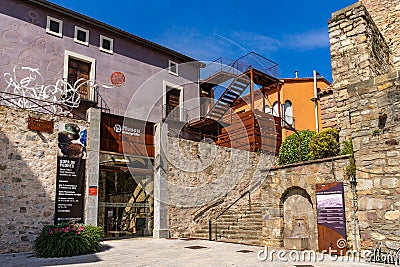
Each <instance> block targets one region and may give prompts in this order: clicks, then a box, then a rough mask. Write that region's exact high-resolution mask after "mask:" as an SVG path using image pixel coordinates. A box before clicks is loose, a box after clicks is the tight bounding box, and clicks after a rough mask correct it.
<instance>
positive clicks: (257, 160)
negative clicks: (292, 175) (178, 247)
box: [168, 137, 275, 237]
mask: <svg viewBox="0 0 400 267" xmlns="http://www.w3.org/2000/svg"><path fill="white" fill-rule="evenodd" d="M274 162H275V159H274V157H273V156H270V155H265V154H258V153H254V152H248V151H244V150H238V149H229V148H225V147H221V146H216V145H213V144H208V143H198V142H192V141H188V140H182V139H177V138H172V137H170V138H169V140H168V165H169V167H168V190H169V192H168V193H169V196H168V197H169V227H170V235H171V236H172V237H177V236H183V235H189V234H190V233H192V232H194V231H195V230H196V229H199V228H200V227H202V226H206V225H207V224H208V220H209V219H214V218H215V217H216V216H217V215H218V214H220V213H221V212H222V211H223V209H225V208H226V207H228V206H229V205H230V204H231V203H233V202H234V201H235V200H236V199H238V198H239V196H240V195H241V194H242V193H243V192H245V191H247V190H249V189H250V188H252V187H255V188H257V185H259V183H260V182H261V180H262V179H263V177H264V176H265V174H263V173H261V170H262V169H268V168H269V167H271V166H272V165H273V164H274ZM253 196H254V197H255V195H253Z"/></svg>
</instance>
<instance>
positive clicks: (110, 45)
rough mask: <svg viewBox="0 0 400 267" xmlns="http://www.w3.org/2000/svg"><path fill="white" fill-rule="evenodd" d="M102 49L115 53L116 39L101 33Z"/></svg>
mask: <svg viewBox="0 0 400 267" xmlns="http://www.w3.org/2000/svg"><path fill="white" fill-rule="evenodd" d="M99 48H100V50H101V51H103V52H106V53H110V54H112V53H114V40H113V39H111V38H109V37H106V36H104V35H100V46H99Z"/></svg>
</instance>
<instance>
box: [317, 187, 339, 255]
mask: <svg viewBox="0 0 400 267" xmlns="http://www.w3.org/2000/svg"><path fill="white" fill-rule="evenodd" d="M316 200H317V223H318V244H319V250H320V251H323V250H326V251H329V249H331V250H337V253H338V254H341V253H345V250H346V220H345V209H344V198H343V183H341V182H340V183H339V182H337V183H328V184H317V186H316Z"/></svg>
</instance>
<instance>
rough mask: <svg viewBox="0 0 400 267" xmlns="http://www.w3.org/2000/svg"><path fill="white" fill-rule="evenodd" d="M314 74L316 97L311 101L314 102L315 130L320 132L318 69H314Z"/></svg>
mask: <svg viewBox="0 0 400 267" xmlns="http://www.w3.org/2000/svg"><path fill="white" fill-rule="evenodd" d="M313 74H314V75H313V76H314V97H313V98H312V99H311V101H313V102H314V111H315V131H316V132H317V133H318V132H319V117H318V88H317V74H318V75H319V73H318V72H317V71H316V70H313Z"/></svg>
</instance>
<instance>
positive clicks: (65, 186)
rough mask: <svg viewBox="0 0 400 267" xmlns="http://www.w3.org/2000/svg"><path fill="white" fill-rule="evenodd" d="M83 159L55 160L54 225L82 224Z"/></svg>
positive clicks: (83, 195) (83, 193) (61, 158)
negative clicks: (66, 223)
mask: <svg viewBox="0 0 400 267" xmlns="http://www.w3.org/2000/svg"><path fill="white" fill-rule="evenodd" d="M85 162H86V160H85V159H81V158H65V157H58V159H57V183H56V188H57V189H56V213H55V214H56V216H55V224H57V223H62V222H68V221H76V222H83V208H84V207H83V203H84V197H85V192H84V184H85Z"/></svg>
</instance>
